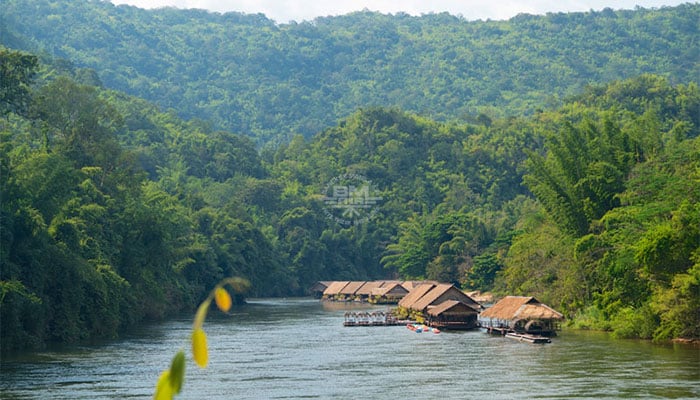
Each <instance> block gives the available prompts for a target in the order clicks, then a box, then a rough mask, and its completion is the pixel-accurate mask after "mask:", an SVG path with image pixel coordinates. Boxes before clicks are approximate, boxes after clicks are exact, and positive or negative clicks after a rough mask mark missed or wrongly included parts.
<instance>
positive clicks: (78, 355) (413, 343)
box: [0, 299, 700, 400]
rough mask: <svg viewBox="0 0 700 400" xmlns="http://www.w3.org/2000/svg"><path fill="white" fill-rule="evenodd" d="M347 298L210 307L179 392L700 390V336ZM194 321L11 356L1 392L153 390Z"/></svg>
mask: <svg viewBox="0 0 700 400" xmlns="http://www.w3.org/2000/svg"><path fill="white" fill-rule="evenodd" d="M348 307H349V306H346V305H339V304H328V303H325V304H322V303H320V302H318V301H317V300H311V299H290V300H279V299H274V300H252V301H250V304H248V305H246V306H244V307H241V308H238V309H236V311H235V312H234V313H233V315H232V316H231V317H226V316H222V317H216V316H215V314H217V313H216V312H213V311H212V313H210V314H211V316H210V317H209V319H208V320H207V321H206V323H205V326H204V328H205V330H206V332H207V335H208V339H209V350H210V354H209V360H210V361H209V366H208V368H207V369H206V370H201V369H199V368H197V367H196V366H195V365H194V364H193V362H192V361H191V360H188V364H187V373H186V381H185V386H184V388H183V392H182V394H181V395H180V396H179V397H177V398H178V399H207V400H214V399H300V398H319V399H329V398H334V399H357V398H365V399H397V398H412V399H413V398H416V399H417V398H421V399H438V398H440V399H444V398H448V399H532V398H535V399H572V398H576V399H607V398H611V399H612V398H614V399H630V398H638V399H662V398H673V399H697V398H700V349H698V348H697V347H690V346H681V345H675V346H658V345H651V344H649V343H647V342H639V341H619V340H611V339H609V338H608V337H607V336H606V335H604V334H600V333H585V332H564V333H563V334H561V335H560V336H559V337H557V338H555V339H554V340H553V343H551V344H547V345H533V344H527V343H519V342H516V341H513V340H510V339H505V338H501V337H492V336H489V335H487V334H485V333H483V332H481V331H472V332H459V333H451V332H443V333H441V334H439V335H435V334H432V333H420V334H417V333H414V332H412V331H409V330H408V329H406V328H405V327H401V326H395V327H352V328H346V327H343V326H342V322H343V313H344V312H345V311H346V310H347V309H348ZM355 307H357V306H355ZM365 307H366V306H365ZM191 324H192V320H191V319H190V318H187V319H179V320H173V321H170V322H167V323H163V324H158V325H153V326H149V327H145V328H143V329H141V330H139V331H138V332H135V333H134V334H132V335H131V336H130V337H128V338H125V339H123V340H120V341H116V342H111V343H109V344H106V345H100V346H90V347H86V346H83V347H77V348H71V349H68V350H61V351H47V352H42V353H33V354H28V355H22V356H17V357H12V358H6V359H4V360H2V365H1V367H0V372H1V375H0V378H1V379H0V398H2V399H114V398H120V399H121V398H142V399H149V398H151V396H152V394H153V388H154V386H155V382H156V381H157V379H158V376H159V374H160V372H161V371H162V370H163V369H165V368H166V367H167V366H168V365H169V363H170V360H171V358H172V357H173V355H174V354H175V353H176V352H177V350H178V349H180V348H188V344H187V338H188V337H189V334H190V329H191ZM188 352H189V350H188Z"/></svg>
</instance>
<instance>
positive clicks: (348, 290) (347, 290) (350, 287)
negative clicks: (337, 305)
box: [340, 281, 366, 295]
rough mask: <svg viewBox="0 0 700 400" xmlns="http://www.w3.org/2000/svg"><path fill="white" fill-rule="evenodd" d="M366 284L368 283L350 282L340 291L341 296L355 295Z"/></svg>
mask: <svg viewBox="0 0 700 400" xmlns="http://www.w3.org/2000/svg"><path fill="white" fill-rule="evenodd" d="M365 283H366V281H351V282H348V284H347V285H345V287H343V288H342V289H341V290H340V294H347V295H354V294H355V292H357V290H358V289H359V288H361V287H362V285H364V284H365Z"/></svg>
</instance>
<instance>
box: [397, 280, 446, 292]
mask: <svg viewBox="0 0 700 400" xmlns="http://www.w3.org/2000/svg"><path fill="white" fill-rule="evenodd" d="M438 283H440V282H437V281H403V282H401V286H403V287H405V288H406V290H408V291H409V292H410V291H411V290H413V289H415V288H417V287H418V286H420V285H425V284H432V285H437V284H438Z"/></svg>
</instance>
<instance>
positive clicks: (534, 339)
mask: <svg viewBox="0 0 700 400" xmlns="http://www.w3.org/2000/svg"><path fill="white" fill-rule="evenodd" d="M506 337H507V338H509V339H514V340H517V341H519V342H528V343H536V344H540V343H542V344H544V343H552V339H550V338H548V337H546V336H540V335H528V334H523V333H515V332H508V333H506Z"/></svg>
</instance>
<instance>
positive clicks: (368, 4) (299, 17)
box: [111, 0, 697, 23]
mask: <svg viewBox="0 0 700 400" xmlns="http://www.w3.org/2000/svg"><path fill="white" fill-rule="evenodd" d="M111 1H112V3H114V4H131V5H134V6H137V7H141V8H156V7H163V6H174V7H178V8H201V9H206V10H211V11H218V12H226V11H239V12H244V13H263V14H265V15H266V16H267V17H268V18H270V19H273V20H275V21H276V22H278V23H287V22H289V21H292V20H293V21H297V22H301V21H304V20H312V19H314V18H315V17H319V16H328V15H340V14H347V13H349V12H352V11H359V10H362V9H365V8H366V9H369V10H371V11H379V12H382V13H396V12H399V11H402V12H406V13H408V14H411V15H421V14H426V13H430V12H443V11H447V12H449V13H450V14H454V15H461V16H463V17H464V18H466V19H468V20H476V19H508V18H510V17H513V16H515V15H517V14H519V13H529V14H545V13H547V12H559V11H564V12H565V11H589V10H602V9H603V8H606V7H610V8H612V9H621V8H624V9H633V8H634V7H635V6H641V7H644V8H653V7H662V6H674V5H678V4H682V3H687V2H691V3H696V2H697V1H675V0H589V1H580V0H579V1H577V0H520V1H514V0H503V1H502V0H111Z"/></svg>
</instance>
